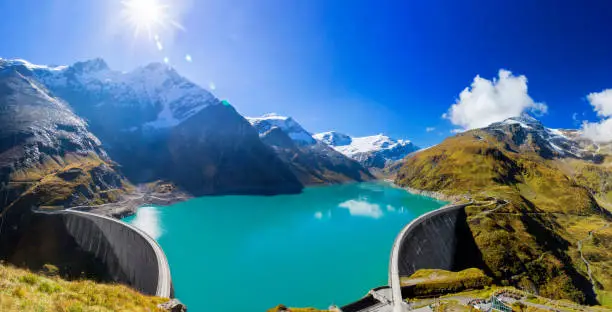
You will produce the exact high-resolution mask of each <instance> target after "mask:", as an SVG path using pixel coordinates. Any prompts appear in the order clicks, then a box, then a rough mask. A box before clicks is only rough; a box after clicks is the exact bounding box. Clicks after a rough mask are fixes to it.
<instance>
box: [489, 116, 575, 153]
mask: <svg viewBox="0 0 612 312" xmlns="http://www.w3.org/2000/svg"><path fill="white" fill-rule="evenodd" d="M512 125H519V126H520V128H515V130H512V131H519V132H521V133H520V134H519V135H515V141H516V142H517V144H518V145H521V144H523V141H524V139H525V138H526V137H527V135H531V137H532V138H533V139H534V143H535V144H537V145H538V146H539V148H540V153H542V154H543V155H545V156H547V157H551V156H552V155H553V154H557V155H559V156H572V157H583V156H584V155H583V154H584V150H583V149H582V148H581V147H580V145H579V144H578V142H576V141H575V140H573V139H571V138H569V137H568V136H566V135H565V134H564V132H563V131H562V130H559V129H553V128H547V127H545V126H544V125H543V124H542V123H541V122H540V121H539V120H537V119H535V118H533V117H532V116H530V115H528V114H523V115H521V116H520V117H511V118H508V119H505V120H504V121H501V122H495V123H492V124H491V125H489V126H488V127H486V128H484V129H485V130H487V131H489V132H492V133H493V134H499V135H504V134H505V133H506V132H508V131H509V130H510V129H512V128H508V127H509V126H512Z"/></svg>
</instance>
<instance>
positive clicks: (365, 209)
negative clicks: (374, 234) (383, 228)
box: [338, 199, 383, 219]
mask: <svg viewBox="0 0 612 312" xmlns="http://www.w3.org/2000/svg"><path fill="white" fill-rule="evenodd" d="M338 207H340V208H346V209H348V210H349V213H350V214H351V216H363V217H371V218H374V219H378V218H380V217H382V215H383V212H382V209H380V206H379V205H377V204H371V203H368V202H367V201H363V200H354V199H351V200H347V201H345V202H343V203H341V204H340V205H338Z"/></svg>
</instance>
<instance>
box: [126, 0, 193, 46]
mask: <svg viewBox="0 0 612 312" xmlns="http://www.w3.org/2000/svg"><path fill="white" fill-rule="evenodd" d="M122 4H123V11H122V15H123V18H124V19H125V20H126V21H127V22H128V23H129V24H130V25H131V26H132V27H134V36H138V35H139V34H140V33H141V32H143V31H146V33H147V35H148V36H149V39H152V38H153V37H154V35H156V34H157V33H158V31H159V30H160V29H163V28H167V27H168V26H172V27H176V28H180V29H182V26H181V25H180V24H178V22H176V21H174V20H173V19H172V17H171V15H170V14H169V13H170V12H169V10H170V7H169V6H168V5H166V4H163V3H161V2H160V0H125V1H122Z"/></svg>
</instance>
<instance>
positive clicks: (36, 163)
mask: <svg viewBox="0 0 612 312" xmlns="http://www.w3.org/2000/svg"><path fill="white" fill-rule="evenodd" d="M0 111H1V112H2V113H1V114H0V124H2V127H0V183H2V188H1V191H0V207H1V208H2V210H7V209H9V208H13V209H15V210H20V209H29V208H31V207H38V206H53V207H64V206H75V205H88V204H95V203H104V202H109V201H115V200H117V198H118V197H120V196H121V195H122V194H124V193H125V192H126V188H129V183H127V182H126V180H125V179H124V178H123V176H122V175H121V174H120V173H118V172H117V170H116V166H115V164H114V163H113V162H112V161H111V160H110V159H109V157H108V156H107V155H106V153H105V152H104V150H103V149H102V148H101V143H100V141H99V140H98V138H97V137H96V136H94V135H93V134H92V133H91V132H90V131H89V130H88V127H87V124H86V123H85V121H83V119H81V118H79V117H78V116H76V115H75V114H74V113H73V112H72V111H71V109H70V108H69V106H68V105H67V104H66V103H65V102H63V101H62V100H61V99H59V98H56V97H54V96H52V95H51V94H50V93H49V92H48V90H47V89H46V88H45V86H43V85H42V84H40V83H39V82H38V81H37V80H36V79H35V77H33V75H32V72H31V70H30V69H29V68H27V67H26V66H23V65H20V64H17V65H15V64H10V63H7V62H5V61H2V60H0ZM4 213H5V212H3V215H4Z"/></svg>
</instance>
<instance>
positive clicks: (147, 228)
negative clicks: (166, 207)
mask: <svg viewBox="0 0 612 312" xmlns="http://www.w3.org/2000/svg"><path fill="white" fill-rule="evenodd" d="M131 223H132V225H133V226H135V227H137V228H139V229H141V230H143V231H144V232H145V233H147V234H149V236H151V237H153V238H154V239H158V238H159V237H160V236H161V235H162V232H163V231H162V227H161V222H160V220H159V211H158V210H157V208H155V207H141V208H139V209H138V211H137V212H136V215H135V216H134V219H133V220H132V222H131Z"/></svg>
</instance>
